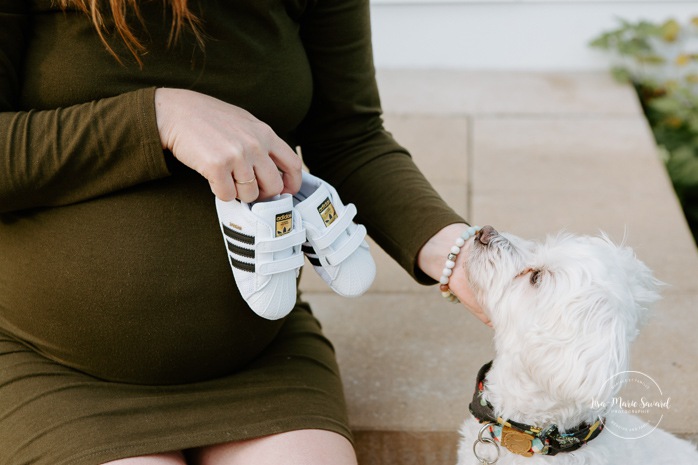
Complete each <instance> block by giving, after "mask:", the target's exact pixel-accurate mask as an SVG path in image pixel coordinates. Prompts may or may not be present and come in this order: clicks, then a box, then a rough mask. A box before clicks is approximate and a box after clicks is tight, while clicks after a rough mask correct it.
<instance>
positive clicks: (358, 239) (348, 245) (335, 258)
mask: <svg viewBox="0 0 698 465" xmlns="http://www.w3.org/2000/svg"><path fill="white" fill-rule="evenodd" d="M365 238H366V228H365V227H364V225H363V224H359V225H357V226H356V228H355V229H354V232H352V233H351V236H350V237H349V240H348V241H346V242H345V243H344V244H342V246H341V247H340V248H339V249H337V250H335V251H334V252H332V253H331V254H328V255H325V256H322V255H321V256H320V263H322V264H323V265H330V266H337V265H339V264H340V263H342V262H343V261H344V260H346V259H347V258H349V256H350V255H351V254H353V253H354V251H355V250H356V249H358V248H359V247H360V246H361V244H362V243H363V241H364V239H365Z"/></svg>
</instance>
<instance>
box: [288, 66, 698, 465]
mask: <svg viewBox="0 0 698 465" xmlns="http://www.w3.org/2000/svg"><path fill="white" fill-rule="evenodd" d="M379 84H380V86H381V92H382V96H383V102H384V108H385V110H386V112H387V116H386V128H387V129H388V130H389V131H391V132H393V133H394V134H395V136H396V139H397V140H398V142H401V143H402V144H403V145H405V146H406V147H407V148H408V149H410V150H411V152H412V153H413V156H414V157H415V161H416V163H417V164H418V165H419V166H422V167H423V169H424V170H425V172H426V173H427V176H428V178H429V179H430V180H431V181H432V182H433V184H434V185H435V187H436V188H437V190H438V191H439V192H440V193H442V195H443V196H444V197H445V198H446V199H447V200H448V201H449V203H452V204H453V205H454V206H455V207H456V208H457V209H458V211H459V212H461V213H462V214H463V215H464V216H465V217H466V218H468V219H470V220H472V221H474V222H480V223H482V222H487V223H490V224H493V225H495V226H496V227H498V228H500V229H501V230H505V231H506V230H508V231H511V232H514V233H516V234H518V235H521V236H524V237H529V238H533V239H541V238H543V237H544V236H545V235H546V234H549V233H553V234H554V233H556V232H558V231H559V230H560V229H566V230H568V231H569V232H573V233H580V234H595V233H597V232H598V231H599V230H605V231H607V232H608V233H609V234H610V235H611V237H612V238H613V239H615V240H616V241H620V240H622V239H623V238H625V240H626V243H627V244H628V245H630V246H632V247H633V248H634V249H635V251H636V253H637V254H638V256H639V257H640V258H641V259H642V260H643V261H645V262H646V263H647V264H648V265H649V266H650V267H651V268H653V269H654V270H655V272H656V275H657V276H658V277H659V278H660V279H661V280H663V281H665V282H667V283H668V284H669V286H667V288H666V289H665V298H664V300H663V301H662V302H661V303H660V304H659V306H658V307H657V311H656V312H655V315H654V318H653V319H652V320H651V321H650V323H649V324H648V325H647V327H645V328H644V329H643V330H642V331H641V334H640V337H639V338H638V340H637V341H636V343H635V345H634V347H633V362H632V367H633V369H638V370H641V371H643V372H646V373H648V374H649V375H651V376H652V377H654V378H655V379H656V380H657V382H658V383H659V384H660V386H662V388H663V389H664V388H666V390H667V391H669V392H670V395H671V396H672V398H673V399H675V401H676V402H678V404H676V403H674V405H675V406H676V407H675V409H672V410H671V411H670V412H669V413H668V414H667V415H666V417H665V418H664V419H663V420H662V424H661V427H662V428H663V429H666V430H668V431H672V432H674V433H677V434H681V435H682V436H683V437H687V438H689V439H692V440H694V441H696V440H698V418H696V417H695V416H694V415H692V412H695V409H696V406H697V405H698V404H696V400H695V399H694V396H693V392H692V387H693V386H695V385H696V384H697V383H698V371H696V362H695V354H696V353H698V338H696V337H695V334H696V333H697V332H698V313H697V312H696V309H698V283H697V282H696V279H695V276H696V275H698V252H697V251H696V248H695V246H694V244H693V240H692V238H691V236H690V233H689V231H688V229H687V226H686V224H685V220H684V219H683V216H682V215H681V212H680V210H679V207H678V204H677V201H676V198H675V195H674V194H673V191H672V190H671V186H670V184H669V182H668V180H667V177H666V173H664V171H663V167H662V165H661V163H660V162H659V161H658V159H657V158H656V151H655V148H654V145H653V140H652V137H651V134H650V133H649V129H648V127H647V125H646V122H645V121H644V119H643V117H642V114H641V110H640V107H639V104H638V102H637V100H636V98H635V95H634V91H633V90H632V89H631V88H629V87H625V86H621V85H618V84H617V83H615V82H613V81H612V79H611V78H610V77H608V76H606V75H605V74H602V73H575V74H565V73H487V72H450V71H389V72H380V73H379ZM433 160H438V163H431V161H433ZM450 160H452V163H451V162H450ZM452 166H453V167H456V168H455V169H452V170H449V168H450V167H452ZM561 173H566V176H567V178H566V179H562V177H563V176H562V175H561ZM374 250H375V246H374ZM376 257H377V263H378V268H379V269H378V273H379V275H378V277H377V279H376V283H375V285H374V288H373V289H372V290H371V291H369V293H367V295H365V296H363V297H360V298H358V299H353V300H346V299H342V298H340V297H337V296H335V295H334V294H332V293H331V292H327V287H326V286H325V285H324V283H322V282H321V281H319V280H318V279H316V278H315V277H314V276H312V275H313V274H314V273H312V272H306V273H304V278H303V282H302V284H301V286H302V288H303V289H304V290H305V291H306V292H305V293H304V297H305V298H306V299H307V300H308V301H310V303H311V305H312V307H313V310H314V312H315V313H316V315H317V316H318V319H319V320H320V321H321V322H322V324H323V326H324V329H325V332H326V334H327V335H328V337H329V338H330V339H331V340H332V341H333V343H334V345H335V348H336V351H337V358H338V360H339V363H340V368H341V370H342V373H343V378H344V385H345V391H346V396H347V402H348V408H349V416H350V421H351V423H352V426H353V428H354V430H355V431H356V445H357V451H358V455H359V459H360V463H361V464H362V465H388V464H389V465H413V464H420V465H421V464H424V465H437V464H439V465H442V464H455V462H456V449H457V443H458V434H457V431H458V428H459V426H460V424H461V422H462V421H463V419H464V418H465V417H466V415H467V413H466V412H467V403H468V402H469V399H470V396H471V395H472V388H473V382H474V377H475V374H476V372H477V370H478V368H479V367H480V366H481V365H482V364H483V363H485V362H486V361H487V360H489V359H490V358H491V356H492V349H491V335H490V332H489V329H487V328H486V327H484V326H482V325H481V324H480V323H479V322H477V321H476V320H475V319H474V318H473V317H472V316H470V315H469V314H468V313H467V312H465V310H463V309H461V308H459V307H457V306H454V305H451V304H448V303H447V302H444V301H442V299H440V297H439V296H438V292H437V291H436V289H435V288H425V287H423V286H419V285H417V284H416V283H413V282H412V281H411V280H410V279H409V277H408V276H407V274H406V273H405V272H404V271H403V270H401V269H399V268H398V267H397V265H395V264H394V263H392V262H391V261H390V259H389V258H388V257H387V256H385V254H383V253H382V252H380V251H377V253H376ZM677 341H679V344H680V348H679V349H677V348H676V347H677V344H676V343H677Z"/></svg>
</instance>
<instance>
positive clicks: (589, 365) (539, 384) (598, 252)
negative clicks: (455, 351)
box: [458, 226, 698, 465]
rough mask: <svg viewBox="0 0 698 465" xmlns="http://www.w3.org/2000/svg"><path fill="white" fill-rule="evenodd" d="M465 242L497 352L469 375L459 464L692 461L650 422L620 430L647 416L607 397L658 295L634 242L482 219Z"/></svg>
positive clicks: (683, 445) (685, 447)
mask: <svg viewBox="0 0 698 465" xmlns="http://www.w3.org/2000/svg"><path fill="white" fill-rule="evenodd" d="M462 253H465V254H467V259H466V266H465V267H466V272H467V274H468V277H469V279H470V281H471V283H472V287H473V289H474V291H475V293H476V296H477V299H478V302H479V303H480V304H481V306H482V307H483V309H484V310H485V311H486V312H487V314H488V316H489V317H490V319H491V321H492V324H493V327H494V330H495V332H494V343H495V352H496V356H495V358H494V360H493V362H492V364H491V367H490V366H485V367H483V369H482V370H481V373H480V374H479V379H478V382H477V383H474V385H475V386H476V388H475V394H474V396H473V402H472V403H471V405H470V409H471V412H472V413H473V415H474V416H475V417H477V419H476V418H473V417H471V418H468V419H467V420H466V421H465V423H464V424H463V426H462V429H461V434H462V439H461V442H460V447H459V452H458V465H480V464H491V463H494V462H495V459H497V458H498V460H497V464H498V465H510V464H515V465H539V464H547V465H573V464H574V465H581V464H585V465H604V464H609V465H618V464H623V465H625V464H627V465H631V464H632V465H640V464H642V465H657V464H672V465H676V464H682V465H697V464H698V451H696V447H695V446H694V445H692V444H691V443H689V442H688V441H684V440H681V439H678V438H676V437H674V436H671V435H670V434H668V433H666V432H664V431H661V430H659V429H654V430H652V428H649V430H648V431H649V432H648V433H647V434H643V437H639V436H640V435H639V434H635V436H637V438H634V437H630V436H632V434H629V435H624V434H622V433H623V432H631V431H640V430H641V429H642V428H643V427H644V426H648V424H647V423H645V422H643V421H642V420H640V419H639V418H637V417H635V416H632V415H629V414H627V413H625V412H622V411H620V412H619V409H618V408H615V409H613V408H611V406H612V405H613V399H614V398H616V396H617V395H618V391H619V390H620V387H621V384H622V383H613V382H609V380H611V379H613V378H614V377H617V376H619V375H621V376H622V373H624V372H626V371H627V370H628V354H629V346H630V342H631V341H632V340H633V339H634V338H635V336H636V335H637V333H638V328H639V326H640V324H641V323H642V322H643V320H644V318H645V316H646V313H647V308H648V305H650V304H651V303H653V302H654V301H656V300H658V298H659V295H658V293H657V287H658V284H659V282H658V281H657V280H655V279H654V278H653V276H652V273H651V272H650V270H649V269H648V268H647V267H646V266H645V265H644V264H643V263H641V262H640V261H639V260H638V259H637V258H635V255H634V254H633V252H632V250H630V249H629V248H627V247H623V246H620V247H619V246H616V245H614V244H613V243H612V242H611V241H610V240H609V239H608V238H606V237H586V236H585V237H578V236H572V235H559V236H557V237H549V238H548V239H547V241H546V242H545V243H542V244H541V243H535V242H531V241H526V240H523V239H520V238H518V237H515V236H513V235H509V234H499V233H497V231H495V230H494V229H493V228H491V227H489V226H486V227H484V228H483V229H482V230H481V231H480V232H479V233H478V235H477V236H476V238H475V239H474V240H472V241H469V242H468V243H467V245H466V246H464V249H463V252H462ZM487 370H488V371H487ZM658 407H662V406H661V405H659V406H658ZM664 407H667V406H666V405H665V406H664ZM478 420H479V421H478ZM650 426H651V425H650ZM655 426H656V425H655ZM478 435H480V436H479V438H480V439H478ZM597 436H598V437H597Z"/></svg>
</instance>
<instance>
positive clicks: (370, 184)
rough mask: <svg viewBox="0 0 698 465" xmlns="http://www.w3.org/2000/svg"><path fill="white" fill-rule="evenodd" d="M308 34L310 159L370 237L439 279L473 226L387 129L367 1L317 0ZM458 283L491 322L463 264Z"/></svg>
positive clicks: (417, 274)
mask: <svg viewBox="0 0 698 465" xmlns="http://www.w3.org/2000/svg"><path fill="white" fill-rule="evenodd" d="M301 37H302V38H303V41H304V45H305V48H306V52H307V55H308V59H309V62H310V65H311V69H312V71H313V102H312V105H311V108H310V111H309V113H308V115H307V117H306V118H305V120H304V122H303V124H302V125H301V127H300V128H299V130H298V134H297V136H298V140H299V143H300V145H301V148H302V150H303V157H304V160H305V162H306V164H307V165H308V167H309V168H310V169H311V170H312V171H313V172H314V173H315V174H316V175H318V176H320V177H321V178H324V179H326V180H328V181H329V182H330V183H332V184H334V185H335V187H337V188H338V190H339V192H340V194H341V195H342V198H343V199H345V200H348V201H351V202H354V203H355V204H356V205H357V208H358V212H359V216H360V218H359V219H360V221H361V222H363V223H364V224H365V225H366V227H367V229H368V231H369V234H370V235H371V237H372V238H373V239H374V240H375V241H376V242H377V243H378V244H379V245H380V246H381V247H382V248H383V249H384V250H386V251H387V252H388V253H389V254H390V255H391V256H392V257H393V258H395V259H396V260H397V261H398V263H400V264H401V266H402V267H403V268H404V269H405V270H406V271H407V272H408V273H410V274H411V275H412V276H413V277H414V278H415V279H416V280H417V281H419V282H421V283H424V284H429V283H434V282H435V281H436V280H438V279H439V278H440V276H441V271H442V270H443V266H444V263H445V261H446V256H447V255H448V251H449V250H450V248H451V247H452V246H453V242H454V241H455V239H456V237H458V235H459V234H460V232H462V229H464V228H465V227H467V226H466V225H465V224H464V221H463V219H462V218H461V217H460V216H459V215H457V214H456V213H455V212H454V211H453V210H452V209H451V208H450V207H449V206H448V205H446V203H445V202H444V201H443V200H442V199H441V197H440V196H439V195H438V194H437V193H436V191H435V190H434V189H433V187H432V186H431V184H430V183H429V182H428V181H427V180H426V179H425V177H424V175H423V174H422V173H421V172H420V171H419V169H418V168H417V167H416V166H415V165H414V163H413V161H412V159H411V157H410V155H409V153H408V152H407V150H405V149H404V148H403V147H401V146H400V145H398V144H397V143H396V142H395V141H394V140H393V138H392V136H391V135H390V134H389V133H388V132H386V131H385V130H384V128H383V122H382V119H381V106H380V100H379V97H378V89H377V85H376V80H375V70H374V66H373V59H372V50H371V29H370V22H369V2H368V0H318V1H316V2H315V3H314V4H313V7H311V9H310V10H309V11H308V12H307V13H306V16H305V17H304V18H303V20H302V21H301ZM460 260H461V261H462V260H463V257H460ZM459 265H462V263H459ZM451 289H452V290H453V292H454V293H455V294H456V295H457V296H458V297H459V298H460V299H461V301H462V302H464V303H465V304H466V306H468V307H469V308H470V309H471V311H473V313H474V314H475V315H476V316H477V317H478V318H480V319H481V320H483V321H485V322H486V321H487V318H486V317H485V316H484V315H483V314H482V311H481V309H480V308H479V306H477V303H476V302H475V300H474V298H473V296H472V293H471V291H470V287H469V284H468V282H467V279H465V273H464V271H463V270H462V266H461V267H459V270H457V272H456V273H455V275H454V277H453V280H452V285H451ZM436 297H438V293H435V298H436Z"/></svg>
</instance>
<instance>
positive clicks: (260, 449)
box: [187, 429, 357, 465]
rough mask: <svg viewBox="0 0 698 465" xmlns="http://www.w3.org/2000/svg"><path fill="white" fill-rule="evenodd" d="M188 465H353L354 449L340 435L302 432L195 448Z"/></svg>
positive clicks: (190, 453) (354, 462) (315, 431)
mask: <svg viewBox="0 0 698 465" xmlns="http://www.w3.org/2000/svg"><path fill="white" fill-rule="evenodd" d="M187 457H188V458H189V460H190V463H191V464H192V465H243V464H251V463H254V464H255V465H266V464H270V465H271V464H279V463H283V464H284V465H326V464H328V463H331V464H333V465H356V463H357V461H356V454H355V452H354V448H353V446H352V444H351V442H349V440H348V439H347V438H345V437H344V436H342V435H341V434H338V433H335V432H332V431H325V430H317V429H306V430H298V431H289V432H287V433H280V434H274V435H271V436H265V437H262V438H257V439H250V440H247V441H240V442H231V443H225V444H218V445H213V446H207V447H202V448H198V449H195V450H192V451H189V452H188V453H187Z"/></svg>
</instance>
